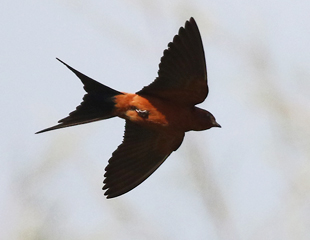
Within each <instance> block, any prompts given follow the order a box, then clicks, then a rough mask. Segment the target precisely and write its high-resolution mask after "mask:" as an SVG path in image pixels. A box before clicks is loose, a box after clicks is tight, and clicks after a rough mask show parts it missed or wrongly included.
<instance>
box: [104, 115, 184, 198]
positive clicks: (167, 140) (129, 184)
mask: <svg viewBox="0 0 310 240" xmlns="http://www.w3.org/2000/svg"><path fill="white" fill-rule="evenodd" d="M183 137H184V133H181V134H178V135H172V134H170V135H168V134H165V133H162V132H158V131H154V130H151V129H149V128H144V127H143V126H141V125H138V124H136V123H132V122H130V121H128V120H127V121H126V126H125V135H124V140H123V143H122V144H121V145H120V146H119V147H118V148H117V149H116V150H115V152H114V153H113V154H112V157H111V158H110V160H109V164H108V166H107V167H106V168H105V170H106V173H105V175H104V176H105V180H104V182H103V183H104V187H103V188H102V189H103V190H105V189H107V191H106V192H105V195H107V198H113V197H117V196H119V195H122V194H124V193H126V192H128V191H130V190H131V189H133V188H135V187H136V186H138V185H139V184H140V183H142V182H143V181H144V180H145V179H146V178H148V177H149V176H150V175H151V174H152V173H153V172H154V171H155V170H156V169H157V168H158V167H159V166H160V165H161V164H162V163H163V162H164V161H165V160H166V158H167V157H168V156H169V155H170V154H171V152H172V151H175V150H177V149H178V147H179V146H180V145H181V143H182V141H183Z"/></svg>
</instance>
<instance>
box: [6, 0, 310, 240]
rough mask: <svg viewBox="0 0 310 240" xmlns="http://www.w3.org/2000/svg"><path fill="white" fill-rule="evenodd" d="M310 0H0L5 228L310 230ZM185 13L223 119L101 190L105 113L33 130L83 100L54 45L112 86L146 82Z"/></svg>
mask: <svg viewBox="0 0 310 240" xmlns="http://www.w3.org/2000/svg"><path fill="white" fill-rule="evenodd" d="M309 10H310V2H309V1H306V0H303V1H301V0H300V1H276V0H269V1H267V0H264V1H241V0H239V1H228V0H222V1H203V0H201V1H198V0H197V1H193V0H191V1H189V0H188V1H186V0H183V1H164V0H162V1H137V0H136V1H121V0H119V1H113V2H112V1H83V0H80V1H60V0H59V1H2V4H1V8H0V20H1V25H0V32H1V38H0V76H1V89H2V92H1V95H0V109H1V112H2V114H1V116H2V117H1V119H2V124H1V126H0V129H1V135H0V151H1V160H0V161H1V168H0V182H1V187H0V196H1V202H0V238H1V239H112V240H113V239H117V240H119V239H120V240H122V239H135V240H139V239H178V240H182V239H184V240H185V239H197V240H200V239H202V240H203V239H215V240H216V239H237V240H238V239H254V240H255V239H284V240H286V239H287V240H289V239H309V236H310V230H309V229H310V205H309V201H310V164H309V159H310V150H309V143H310V141H309V139H310V138H309V136H310V127H309V121H310V107H309V106H310V97H309V90H310V82H309V77H310V70H309V63H310V48H309V43H310V31H309V23H310V15H309ZM191 16H193V17H195V19H196V21H197V23H198V26H199V28H200V31H201V35H202V39H203V43H204V48H205V52H206V59H207V66H208V77H209V87H210V93H209V96H208V99H207V101H205V102H204V103H203V104H201V107H203V108H206V109H208V110H209V111H210V112H212V113H213V114H214V115H215V116H216V118H217V120H218V122H219V123H220V124H221V125H222V128H221V129H211V130H209V131H204V132H190V133H187V135H186V137H185V140H184V142H183V144H182V146H181V148H180V149H179V150H178V151H177V152H175V153H173V154H172V155H171V156H170V157H169V158H168V160H167V161H166V162H165V163H164V164H163V165H162V166H161V167H160V168H159V169H158V170H157V171H156V172H155V173H154V174H153V175H152V176H151V177H150V178H149V179H147V180H146V181H145V182H144V183H143V184H141V185H140V186H139V187H137V188H136V189H134V190H133V191H131V192H130V193H128V194H125V195H123V196H121V197H119V198H115V199H110V200H107V199H105V197H104V196H103V191H102V190H101V187H102V180H103V173H104V171H103V169H104V167H105V166H106V165H107V161H108V159H109V158H110V156H111V154H112V152H113V151H114V150H115V149H116V147H117V146H118V145H119V144H120V143H121V141H122V136H123V130H124V121H123V120H120V119H110V120H105V121H101V122H97V123H92V124H89V125H83V126H77V127H72V128H68V129H62V130H57V131H54V132H49V133H44V134H40V135H35V134H34V132H36V131H38V130H41V129H43V128H46V127H50V126H52V125H55V124H56V123H57V121H58V120H59V119H61V118H63V117H66V116H67V114H68V113H69V112H71V111H73V110H74V109H75V107H76V106H77V105H78V104H79V103H80V102H81V100H82V97H83V95H84V90H83V88H82V84H81V82H80V80H79V79H78V78H77V77H76V76H75V75H74V74H73V73H71V72H70V71H69V70H68V69H67V68H66V67H65V66H63V65H62V64H61V63H59V62H58V61H56V59H55V58H56V57H58V58H60V59H62V60H63V61H65V62H67V63H68V64H70V65H71V66H73V67H74V68H76V69H78V70H80V71H81V72H83V73H85V74H86V75H88V76H90V77H92V78H94V79H96V80H98V81H100V82H102V83H104V84H105V85H107V86H110V87H112V88H114V89H117V90H119V91H126V92H135V91H138V90H140V89H141V88H142V87H143V86H145V85H148V84H149V83H151V82H152V81H153V80H154V79H155V77H156V74H157V70H158V64H159V59H160V57H161V56H162V52H163V50H164V49H165V48H166V47H167V44H168V42H169V41H171V40H172V39H173V36H174V35H175V34H176V33H177V31H178V29H179V27H181V26H184V23H185V21H186V20H187V19H189V18H190V17H191Z"/></svg>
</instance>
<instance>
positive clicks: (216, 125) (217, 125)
mask: <svg viewBox="0 0 310 240" xmlns="http://www.w3.org/2000/svg"><path fill="white" fill-rule="evenodd" d="M213 127H219V128H221V125H220V124H218V123H217V122H214V123H213Z"/></svg>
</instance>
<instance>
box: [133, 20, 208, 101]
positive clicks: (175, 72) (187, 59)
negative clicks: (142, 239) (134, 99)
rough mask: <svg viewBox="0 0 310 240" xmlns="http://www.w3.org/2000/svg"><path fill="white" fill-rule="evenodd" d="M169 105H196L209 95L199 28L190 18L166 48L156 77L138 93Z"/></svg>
mask: <svg viewBox="0 0 310 240" xmlns="http://www.w3.org/2000/svg"><path fill="white" fill-rule="evenodd" d="M137 94H139V95H150V96H155V97H160V98H163V99H166V100H169V101H173V102H177V103H181V104H185V105H196V104H198V103H201V102H203V101H204V100H205V98H206V97H207V95H208V84H207V68H206V62H205V55H204V50H203V45H202V40H201V36H200V33H199V29H198V26H197V24H196V22H195V20H194V18H191V19H190V20H189V21H186V23H185V27H184V28H183V27H181V28H180V30H179V33H178V35H176V36H175V37H174V38H173V41H172V42H170V43H169V44H168V49H166V50H165V51H164V55H163V57H162V58H161V62H160V64H159V70H158V77H157V78H156V79H155V81H154V82H152V83H151V84H150V85H148V86H146V87H144V88H143V89H142V90H140V91H139V92H137Z"/></svg>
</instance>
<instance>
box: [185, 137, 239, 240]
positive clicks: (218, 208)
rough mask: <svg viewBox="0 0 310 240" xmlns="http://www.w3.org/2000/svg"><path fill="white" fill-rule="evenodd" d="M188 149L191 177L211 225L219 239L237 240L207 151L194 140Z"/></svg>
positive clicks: (225, 201)
mask: <svg viewBox="0 0 310 240" xmlns="http://www.w3.org/2000/svg"><path fill="white" fill-rule="evenodd" d="M190 145H191V146H190V147H189V148H188V157H187V158H188V159H191V161H190V163H191V171H192V173H191V176H192V177H193V181H194V183H195V185H196V186H197V187H198V193H199V194H200V196H201V199H202V201H203V204H204V207H205V210H206V213H207V215H210V216H211V217H212V219H213V224H214V226H215V229H216V233H217V235H218V237H219V239H223V240H228V239H231V240H237V239H239V238H238V236H237V232H236V229H235V226H234V223H233V219H232V218H231V215H230V212H229V207H228V206H227V200H225V197H224V195H223V193H222V190H223V189H222V188H221V186H220V184H219V183H218V182H217V180H216V176H215V175H214V173H213V167H212V159H211V157H210V156H207V154H206V153H207V151H206V150H204V154H202V152H201V150H200V149H199V148H197V146H199V144H195V142H194V139H193V140H192V141H191V142H190Z"/></svg>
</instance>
